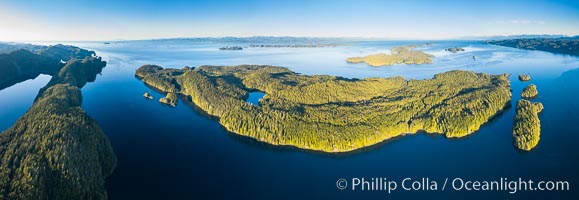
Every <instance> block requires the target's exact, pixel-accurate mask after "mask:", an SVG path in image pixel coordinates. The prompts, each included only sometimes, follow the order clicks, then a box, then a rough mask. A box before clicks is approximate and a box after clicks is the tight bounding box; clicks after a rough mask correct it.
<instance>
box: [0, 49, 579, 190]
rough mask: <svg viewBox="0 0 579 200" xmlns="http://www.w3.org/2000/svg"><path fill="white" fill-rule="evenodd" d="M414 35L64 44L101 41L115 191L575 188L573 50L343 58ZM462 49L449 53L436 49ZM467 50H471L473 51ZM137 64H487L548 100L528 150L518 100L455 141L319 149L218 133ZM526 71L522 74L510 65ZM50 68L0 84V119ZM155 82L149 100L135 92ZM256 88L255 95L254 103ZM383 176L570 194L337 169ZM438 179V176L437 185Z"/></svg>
mask: <svg viewBox="0 0 579 200" xmlns="http://www.w3.org/2000/svg"><path fill="white" fill-rule="evenodd" d="M420 43H423V42H419V41H372V42H352V43H351V44H350V45H347V46H339V47H331V48H306V49H296V48H249V49H244V50H242V51H219V50H218V48H219V47H221V46H235V45H240V46H247V45H248V44H211V43H183V42H180V41H156V42H152V41H135V42H113V43H111V44H108V45H105V44H102V43H96V42H79V43H70V44H72V45H77V46H80V47H83V48H87V49H91V50H95V51H97V54H98V55H100V56H102V57H103V58H104V60H106V61H107V62H108V63H107V66H106V68H105V69H104V70H103V72H102V75H101V76H99V77H97V81H96V82H94V83H89V84H87V85H86V86H85V87H84V88H83V89H82V92H83V99H84V102H83V108H84V109H85V110H86V112H87V113H89V114H90V115H91V116H92V117H93V118H95V119H96V120H97V121H98V122H99V124H100V125H101V127H102V128H103V129H104V131H105V133H106V134H107V136H108V138H109V139H110V141H111V143H112V145H113V147H114V150H115V153H116V155H117V157H118V166H117V168H116V169H115V172H114V174H113V175H112V176H111V177H109V178H108V180H107V184H106V187H107V189H108V192H109V197H110V198H111V199H193V198H210V199H233V198H236V199H237V198H249V199H360V198H370V199H389V198H391V199H402V198H451V197H458V198H469V199H489V198H500V199H523V198H529V197H534V198H541V197H548V196H552V195H557V196H561V197H573V196H577V191H578V190H579V188H575V187H574V186H575V185H576V184H577V183H579V177H578V175H577V173H576V169H578V168H579V161H578V159H577V158H578V156H577V152H579V145H576V144H577V142H579V123H578V122H579V104H578V102H579V101H578V99H577V97H578V96H577V91H579V72H578V71H577V70H575V71H572V72H568V73H566V75H564V76H562V74H563V73H564V72H566V71H569V70H572V69H575V68H579V59H578V58H577V57H572V56H565V55H556V54H551V53H545V52H539V51H523V50H517V49H513V48H505V47H497V46H491V45H485V44H482V43H479V42H469V41H434V42H433V45H431V46H424V47H420V48H421V49H422V50H424V51H426V52H427V53H431V54H434V55H435V56H436V57H435V58H434V63H433V64H429V65H398V66H392V67H381V68H376V67H370V66H368V65H365V64H348V63H346V62H345V61H344V60H345V59H346V58H347V57H351V56H362V55H367V54H372V53H379V52H389V48H390V47H393V46H397V45H405V44H420ZM449 47H464V48H465V49H466V51H465V52H459V53H450V52H445V51H444V48H449ZM473 56H475V58H476V59H473V58H472V57H473ZM143 64H159V65H162V66H164V67H179V68H180V67H183V66H186V65H188V66H199V65H238V64H271V65H278V66H284V67H288V68H290V69H291V70H294V71H296V72H299V73H303V74H309V75H312V74H329V75H336V76H343V77H348V78H365V77H390V76H404V77H407V78H413V79H424V78H431V77H432V75H433V74H436V73H439V72H444V71H448V70H455V69H462V70H471V71H476V72H487V73H492V74H502V73H510V74H513V76H511V83H512V90H513V101H512V102H513V105H515V104H516V101H517V100H518V99H519V96H520V93H521V91H522V89H523V88H524V87H525V86H526V85H528V84H529V83H534V84H536V85H537V88H538V90H539V95H540V96H539V98H537V99H535V100H534V101H540V102H542V103H543V104H544V106H545V110H544V111H543V113H542V114H541V115H540V119H541V126H542V132H541V141H540V143H539V145H538V147H537V148H536V149H534V150H533V151H531V152H521V151H517V150H516V149H515V148H514V147H513V145H512V134H511V129H512V119H513V117H514V107H513V108H510V109H508V110H507V111H506V112H505V113H503V114H501V115H500V116H498V117H496V118H495V119H493V120H492V121H491V122H489V123H487V124H486V125H484V126H483V127H482V128H481V129H480V130H479V131H478V132H476V133H475V134H473V135H471V136H468V137H465V138H462V139H446V138H444V137H441V136H438V135H428V134H415V135H408V136H404V137H399V138H396V139H393V140H389V141H385V142H383V143H380V144H378V145H375V146H372V147H369V148H366V149H362V150H359V151H355V152H350V153H346V154H325V153H319V152H309V151H303V150H299V149H295V148H288V147H275V146H271V145H267V144H263V143H260V142H256V141H254V140H252V139H249V138H245V137H240V136H237V135H235V134H232V133H228V132H226V131H225V130H224V129H223V128H222V127H221V126H220V125H219V124H218V123H217V122H216V121H215V120H214V119H211V118H210V117H208V116H206V114H205V113H203V112H201V111H199V110H198V109H196V108H194V106H187V105H186V103H184V102H183V101H182V100H181V102H179V104H178V106H177V107H175V108H171V107H168V106H165V105H162V104H160V103H159V102H158V99H159V98H160V97H162V96H164V95H163V94H160V93H157V92H155V91H153V90H152V89H150V88H147V87H146V86H145V85H144V84H143V83H142V82H140V81H139V80H137V79H136V78H134V72H135V70H136V69H137V68H138V67H139V66H141V65H143ZM519 73H530V74H531V76H532V77H533V79H532V81H530V82H526V83H521V82H519V81H518V80H517V77H516V75H517V74H519ZM49 79H50V77H49V76H40V77H38V78H37V79H34V80H29V81H26V82H23V83H20V84H17V85H14V86H12V87H10V88H7V89H5V90H2V91H0V96H2V98H0V110H1V111H2V112H1V113H0V115H1V116H0V119H1V120H0V129H2V130H3V129H6V128H8V127H9V126H10V125H11V124H13V123H14V122H15V121H16V120H17V119H18V118H19V117H20V116H21V115H22V114H23V113H24V112H25V111H26V110H27V109H28V107H29V106H30V105H31V104H32V101H33V99H34V97H35V96H36V93H37V92H38V89H40V88H41V87H42V86H44V85H45V84H46V83H47V82H48V80H49ZM146 91H151V94H152V95H153V96H154V97H155V100H147V99H145V98H143V96H142V95H143V93H144V92H146ZM259 98H261V97H259V96H251V95H250V99H251V102H254V103H257V100H258V99H259ZM352 177H366V178H372V177H384V178H387V179H390V180H396V181H401V180H402V179H403V178H407V177H409V178H413V179H417V180H420V179H421V178H422V177H429V178H430V179H431V180H436V181H439V182H440V184H442V182H443V181H444V179H445V178H446V177H449V178H451V179H452V178H455V177H460V178H463V179H465V180H488V181H492V180H498V178H500V177H506V178H508V179H518V178H519V177H522V178H525V179H534V180H566V181H570V182H571V189H572V191H570V192H560V191H559V192H536V191H534V192H529V191H527V192H525V191H523V192H517V193H516V194H509V193H508V191H498V192H476V191H470V192H454V191H449V190H448V188H447V191H404V190H401V189H400V188H399V189H398V190H396V191H394V192H393V193H391V194H388V193H387V192H385V191H349V190H344V191H342V190H338V189H337V188H336V181H337V180H338V179H339V178H346V179H351V178H352ZM441 187H442V185H439V188H441Z"/></svg>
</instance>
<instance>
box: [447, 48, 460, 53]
mask: <svg viewBox="0 0 579 200" xmlns="http://www.w3.org/2000/svg"><path fill="white" fill-rule="evenodd" d="M444 51H450V52H452V53H456V52H459V51H464V48H460V47H452V48H446V49H444Z"/></svg>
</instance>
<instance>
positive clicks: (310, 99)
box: [135, 65, 511, 152]
mask: <svg viewBox="0 0 579 200" xmlns="http://www.w3.org/2000/svg"><path fill="white" fill-rule="evenodd" d="M135 75H136V77H137V78H139V79H141V80H142V81H143V82H144V83H146V85H148V86H149V87H153V88H154V89H157V90H160V91H163V92H165V93H177V94H180V95H182V96H184V97H185V99H188V100H189V101H191V102H193V103H194V104H195V105H196V106H198V107H199V108H200V109H202V110H204V111H205V112H207V113H208V114H210V115H213V116H217V117H218V120H219V123H220V124H222V125H223V126H224V127H225V128H226V129H227V130H229V131H231V132H234V133H236V134H239V135H244V136H247V137H251V138H254V139H256V140H259V141H263V142H266V143H269V144H273V145H289V146H294V147H297V148H302V149H309V150H316V151H324V152H347V151H352V150H356V149H359V148H362V147H366V146H370V145H374V144H376V143H379V142H381V141H384V140H386V139H389V138H393V137H396V136H401V135H404V134H406V133H417V132H422V131H424V132H427V133H433V134H442V135H445V136H446V137H449V138H452V137H463V136H466V135H469V134H471V133H473V132H475V131H477V130H478V129H479V128H480V127H481V125H483V124H484V123H486V122H487V121H488V120H490V119H491V118H492V117H493V116H495V115H497V114H498V113H500V112H501V111H502V110H503V109H505V108H506V107H508V106H509V105H510V100H511V92H510V82H509V79H508V75H506V74H503V75H489V74H484V73H474V72H468V71H450V72H445V73H441V74H437V75H435V76H434V78H432V79H427V80H405V79H404V78H403V77H392V78H366V79H347V78H342V77H335V76H327V75H316V76H308V75H301V74H298V73H295V72H292V71H290V70H289V69H287V68H283V67H275V66H258V65H240V66H201V67H197V68H184V69H163V68H162V67H160V66H157V65H144V66H142V67H140V68H139V69H138V70H137V71H136V74H135ZM252 91H262V92H264V93H266V94H267V95H265V96H264V97H263V99H261V100H260V103H259V105H258V106H255V105H252V104H250V103H248V102H246V99H247V98H248V96H249V92H252Z"/></svg>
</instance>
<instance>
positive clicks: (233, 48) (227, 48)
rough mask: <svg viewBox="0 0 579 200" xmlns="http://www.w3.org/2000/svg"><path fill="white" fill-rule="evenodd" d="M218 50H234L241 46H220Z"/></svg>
mask: <svg viewBox="0 0 579 200" xmlns="http://www.w3.org/2000/svg"><path fill="white" fill-rule="evenodd" d="M219 50H222V51H223V50H232V51H236V50H243V47H240V46H232V47H229V46H227V47H221V48H219Z"/></svg>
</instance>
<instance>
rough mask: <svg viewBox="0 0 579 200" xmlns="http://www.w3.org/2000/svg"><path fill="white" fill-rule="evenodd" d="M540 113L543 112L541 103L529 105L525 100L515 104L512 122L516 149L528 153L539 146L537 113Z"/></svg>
mask: <svg viewBox="0 0 579 200" xmlns="http://www.w3.org/2000/svg"><path fill="white" fill-rule="evenodd" d="M541 111H543V104H541V103H538V102H537V103H531V102H530V101H528V100H525V99H521V100H519V102H518V103H517V108H516V115H515V119H514V120H513V137H514V144H515V146H516V147H517V148H518V149H521V150H526V151H529V150H531V149H533V148H534V147H535V146H537V144H539V139H540V135H541V121H540V120H539V113H540V112H541Z"/></svg>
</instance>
